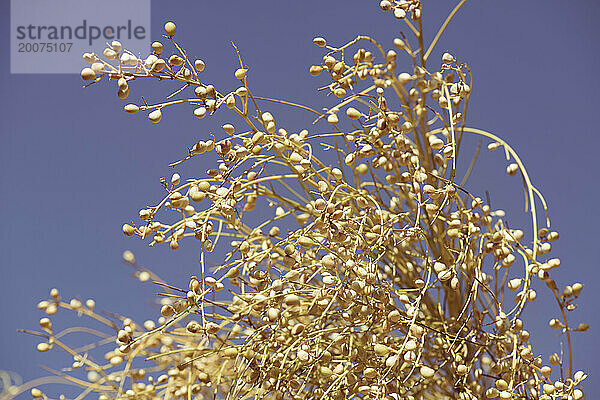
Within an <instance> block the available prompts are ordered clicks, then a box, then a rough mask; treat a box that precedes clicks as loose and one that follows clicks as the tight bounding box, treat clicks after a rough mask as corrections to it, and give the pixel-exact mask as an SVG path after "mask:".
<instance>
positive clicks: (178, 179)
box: [171, 173, 181, 186]
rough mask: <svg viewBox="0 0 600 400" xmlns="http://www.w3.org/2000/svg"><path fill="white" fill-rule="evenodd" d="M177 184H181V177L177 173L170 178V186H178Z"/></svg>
mask: <svg viewBox="0 0 600 400" xmlns="http://www.w3.org/2000/svg"><path fill="white" fill-rule="evenodd" d="M179 182H181V176H180V175H179V174H178V173H174V174H173V175H172V176H171V184H172V185H173V186H176V185H179Z"/></svg>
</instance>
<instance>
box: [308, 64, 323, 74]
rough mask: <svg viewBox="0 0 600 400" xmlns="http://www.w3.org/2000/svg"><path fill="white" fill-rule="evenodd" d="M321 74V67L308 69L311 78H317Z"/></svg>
mask: <svg viewBox="0 0 600 400" xmlns="http://www.w3.org/2000/svg"><path fill="white" fill-rule="evenodd" d="M321 72H323V67H321V66H319V65H313V66H311V67H310V69H309V73H310V74H311V75H312V76H319V75H320V74H321Z"/></svg>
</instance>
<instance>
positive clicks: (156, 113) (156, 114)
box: [148, 108, 162, 124]
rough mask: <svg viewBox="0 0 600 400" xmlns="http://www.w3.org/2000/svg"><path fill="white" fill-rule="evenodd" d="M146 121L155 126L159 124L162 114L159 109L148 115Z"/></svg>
mask: <svg viewBox="0 0 600 400" xmlns="http://www.w3.org/2000/svg"><path fill="white" fill-rule="evenodd" d="M148 119H149V120H150V122H152V123H155V124H156V123H159V122H160V120H161V119H162V112H161V111H160V108H159V109H157V110H154V111H152V112H151V113H150V114H148Z"/></svg>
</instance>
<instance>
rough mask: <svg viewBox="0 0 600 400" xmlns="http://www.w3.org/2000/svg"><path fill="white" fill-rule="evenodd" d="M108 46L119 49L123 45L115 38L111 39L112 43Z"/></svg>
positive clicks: (115, 49) (121, 48)
mask: <svg viewBox="0 0 600 400" xmlns="http://www.w3.org/2000/svg"><path fill="white" fill-rule="evenodd" d="M110 47H112V48H113V50H114V51H117V52H118V51H121V50H123V45H121V42H119V41H117V40H113V41H112V43H111V44H110Z"/></svg>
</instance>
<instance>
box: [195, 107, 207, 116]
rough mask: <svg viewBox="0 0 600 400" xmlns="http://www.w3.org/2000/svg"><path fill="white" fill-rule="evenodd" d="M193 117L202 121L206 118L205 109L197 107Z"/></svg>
mask: <svg viewBox="0 0 600 400" xmlns="http://www.w3.org/2000/svg"><path fill="white" fill-rule="evenodd" d="M194 116H195V117H196V118H198V119H202V118H204V117H206V108H205V107H198V108H196V109H195V110H194Z"/></svg>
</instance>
